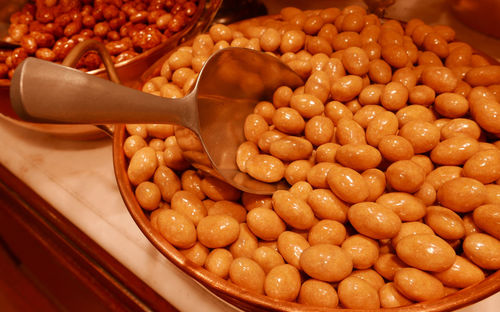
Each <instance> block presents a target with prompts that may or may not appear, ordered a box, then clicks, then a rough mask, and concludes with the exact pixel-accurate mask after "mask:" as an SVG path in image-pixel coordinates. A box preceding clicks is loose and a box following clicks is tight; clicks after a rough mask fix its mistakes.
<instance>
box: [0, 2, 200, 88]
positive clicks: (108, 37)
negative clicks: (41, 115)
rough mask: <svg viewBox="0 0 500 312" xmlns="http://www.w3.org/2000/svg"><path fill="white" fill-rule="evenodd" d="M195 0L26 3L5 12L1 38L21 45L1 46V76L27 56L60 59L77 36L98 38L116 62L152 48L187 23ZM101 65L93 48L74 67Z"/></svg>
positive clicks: (9, 73) (70, 47) (77, 39)
mask: <svg viewBox="0 0 500 312" xmlns="http://www.w3.org/2000/svg"><path fill="white" fill-rule="evenodd" d="M197 3H198V1H197V0H147V1H143V0H84V1H76V0H41V1H36V4H34V3H27V4H26V5H24V6H23V8H22V9H21V10H20V11H18V12H15V13H14V14H12V15H11V17H10V23H11V24H10V26H9V29H8V33H9V34H8V36H7V37H6V38H4V40H6V41H8V42H14V43H18V44H20V45H21V47H19V48H16V49H14V50H0V79H10V78H11V77H12V75H13V73H14V70H15V68H16V67H17V66H18V65H19V64H20V63H21V62H22V61H23V60H24V59H25V58H27V57H28V56H34V57H37V58H40V59H43V60H47V61H52V62H61V61H62V60H63V59H64V58H65V57H66V55H67V54H68V53H69V51H70V50H71V49H72V48H73V47H74V46H75V45H76V44H78V43H79V42H82V41H84V40H87V39H93V40H97V41H100V42H103V43H104V44H105V46H106V49H107V50H108V51H109V52H110V54H111V57H112V60H113V62H115V63H120V62H123V61H126V60H129V59H131V58H134V57H135V56H137V55H139V54H140V53H143V52H145V51H147V50H149V49H152V48H154V47H156V46H158V45H159V44H161V43H162V42H164V41H165V40H167V39H168V38H169V37H171V36H172V35H173V34H175V33H177V32H179V31H181V30H182V29H184V27H186V25H188V24H189V23H190V21H191V19H192V17H193V15H194V14H195V12H196V10H197V7H198V4H197ZM101 66H102V61H101V60H100V58H99V56H98V54H97V53H95V52H89V53H87V54H86V55H84V56H83V57H82V59H81V60H80V62H79V63H78V64H77V68H79V69H82V70H85V71H89V70H94V69H97V68H99V67H101Z"/></svg>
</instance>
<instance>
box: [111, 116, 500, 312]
mask: <svg viewBox="0 0 500 312" xmlns="http://www.w3.org/2000/svg"><path fill="white" fill-rule="evenodd" d="M126 137H127V133H126V130H125V125H116V126H115V130H114V136H113V164H114V170H115V175H116V180H117V183H118V188H119V189H120V193H121V195H122V197H123V200H124V202H125V205H126V206H127V209H128V211H129V212H130V215H131V216H132V218H133V219H134V221H135V222H136V224H137V226H138V227H139V228H140V229H141V231H142V232H143V233H144V235H145V236H146V237H147V238H148V239H149V241H150V242H151V243H152V244H153V245H154V246H155V247H156V248H157V249H158V250H159V251H160V252H161V253H162V254H163V255H164V256H165V257H167V259H169V260H170V261H171V262H172V263H173V264H175V265H176V266H177V267H178V268H180V269H181V270H182V271H184V272H185V273H186V274H188V275H189V276H191V277H192V278H194V279H195V280H197V281H198V282H200V283H201V284H203V285H204V286H205V287H207V288H208V289H209V290H210V291H212V292H213V293H215V294H216V295H218V296H219V297H221V298H222V299H224V300H226V301H227V302H229V303H232V304H234V305H235V306H237V307H239V308H241V309H243V310H246V311H364V310H348V309H327V308H318V307H312V306H305V305H301V304H298V303H293V302H286V301H282V300H276V299H272V298H271V297H267V296H263V295H258V294H255V293H251V292H248V291H246V290H244V289H242V288H240V287H238V286H236V285H235V284H233V283H230V282H228V281H226V280H224V279H222V278H220V277H218V276H216V275H215V274H212V273H211V272H209V271H207V270H205V269H204V268H203V267H201V266H199V265H197V264H195V263H193V262H192V261H190V260H187V259H186V258H185V257H184V255H182V254H181V253H180V252H179V251H178V250H177V249H176V248H175V247H174V246H172V245H171V244H170V243H169V242H168V241H167V240H166V239H165V238H164V237H163V236H162V235H161V234H160V233H159V232H158V231H156V230H155V229H154V228H153V227H152V226H151V223H150V221H149V218H148V216H147V215H146V214H145V212H144V210H142V208H141V207H140V205H139V203H138V202H137V199H136V197H135V195H134V191H133V190H132V187H131V183H130V181H129V179H128V176H127V166H128V161H127V159H126V157H125V154H124V153H123V143H124V141H125V139H126ZM499 290H500V271H497V272H496V273H494V274H492V275H490V276H489V277H488V278H486V279H485V280H483V281H482V282H480V283H478V284H476V285H473V286H470V287H467V288H465V289H462V290H460V291H458V292H456V293H454V294H452V295H450V296H447V297H445V298H442V299H439V300H434V301H428V302H423V303H418V304H413V305H410V306H407V307H402V308H398V309H381V310H380V311H401V312H403V311H408V312H409V311H452V310H455V309H458V308H461V307H464V306H468V305H470V304H473V303H475V302H477V301H480V300H482V299H484V298H486V297H488V296H490V295H492V294H494V293H496V292H498V291H499Z"/></svg>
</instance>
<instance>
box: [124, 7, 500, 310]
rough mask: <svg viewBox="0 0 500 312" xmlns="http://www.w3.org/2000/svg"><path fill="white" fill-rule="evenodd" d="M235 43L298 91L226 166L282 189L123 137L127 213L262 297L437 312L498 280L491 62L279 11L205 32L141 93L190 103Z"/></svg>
mask: <svg viewBox="0 0 500 312" xmlns="http://www.w3.org/2000/svg"><path fill="white" fill-rule="evenodd" d="M229 46H233V47H245V48H249V49H255V50H259V51H264V52H266V53H268V54H270V55H274V56H276V57H278V58H280V59H281V60H282V61H283V62H285V63H286V64H288V65H289V66H290V67H291V68H292V69H294V70H295V71H296V72H297V73H298V74H299V75H301V76H302V78H303V79H304V81H305V84H304V85H303V86H301V87H298V88H296V89H291V88H290V87H288V86H281V87H279V88H278V89H276V91H275V92H274V95H273V98H272V99H267V100H263V101H261V102H259V103H258V104H257V105H256V107H255V110H254V113H252V114H250V115H249V116H248V117H247V119H246V121H245V124H244V133H245V137H246V139H247V141H246V142H244V143H243V144H242V145H241V146H240V147H239V149H238V151H237V157H236V160H235V161H236V163H237V165H238V167H239V169H240V170H241V171H242V172H246V173H248V174H249V175H250V176H252V177H254V178H255V179H258V180H260V181H264V182H275V181H279V180H281V179H285V180H286V181H287V182H288V183H289V184H290V186H291V187H290V189H289V190H280V191H276V192H275V193H274V194H273V195H272V196H263V195H252V194H248V193H244V192H240V191H239V190H237V189H235V188H233V187H231V186H229V185H228V184H226V183H224V182H222V181H220V180H218V179H216V178H214V177H211V176H208V175H204V174H203V173H202V172H199V171H197V170H196V169H194V168H193V167H191V166H190V164H189V162H187V161H186V158H184V157H183V150H196V148H198V149H200V148H201V147H200V145H199V144H200V142H199V141H198V140H197V138H196V137H195V136H194V135H192V136H189V135H186V132H188V133H189V130H187V129H185V128H182V127H177V126H173V125H165V124H150V125H140V124H129V125H127V126H126V130H127V132H128V134H129V135H128V136H127V137H126V140H125V142H124V153H125V155H126V157H127V159H129V165H128V168H127V170H128V177H129V180H130V182H131V184H132V187H133V190H134V191H135V195H136V198H137V201H138V203H139V204H140V205H141V207H142V208H143V209H144V210H145V211H146V213H147V215H148V216H149V217H150V220H151V225H152V226H153V228H155V229H156V230H157V231H158V232H159V233H161V235H162V236H163V237H165V239H166V240H168V242H170V243H171V244H172V245H173V246H175V247H176V248H178V250H179V251H180V252H181V253H182V254H183V255H185V257H186V258H187V259H189V260H190V261H192V262H194V263H196V264H198V265H199V266H202V267H204V269H206V270H207V271H209V272H211V273H213V274H215V275H217V276H219V277H221V278H222V279H226V280H227V281H229V282H231V283H234V284H236V285H238V286H240V287H241V288H244V289H246V290H249V291H251V292H254V293H255V294H264V295H266V296H269V297H272V298H275V299H280V300H283V301H292V302H298V303H301V304H304V305H311V306H322V307H344V308H356V309H376V308H379V307H384V308H387V307H399V306H406V305H411V304H412V303H416V302H423V301H428V300H435V299H439V298H442V297H444V296H446V295H448V294H452V293H454V292H456V291H458V290H460V289H462V288H466V287H469V286H471V285H474V284H476V283H478V282H481V281H482V280H484V279H485V278H486V277H487V276H488V275H490V274H492V273H494V272H496V271H497V270H498V269H500V141H499V139H498V138H499V134H500V104H499V100H500V66H498V65H492V64H490V61H489V60H488V59H487V58H485V57H484V56H482V55H480V54H478V53H476V52H475V51H474V50H473V49H472V48H471V47H470V46H469V45H468V44H466V43H463V42H459V41H455V32H454V30H453V29H451V28H450V27H448V26H443V25H435V26H430V25H426V24H424V23H423V22H422V21H421V20H419V19H413V20H411V21H409V22H408V23H406V24H404V25H403V24H402V23H400V22H398V21H396V20H384V21H381V20H380V19H379V18H377V17H376V16H374V15H372V14H368V13H367V12H366V11H365V10H364V9H363V8H362V7H359V6H348V7H346V8H344V9H342V10H340V9H337V8H329V9H322V10H314V11H301V10H299V9H296V8H292V7H287V8H284V9H282V11H281V14H280V15H279V17H277V18H268V19H255V20H249V21H245V22H243V23H240V24H238V25H231V26H230V27H228V26H225V25H220V24H217V25H213V26H212V27H211V28H210V30H209V32H208V33H207V34H201V35H198V36H197V37H196V38H195V39H194V41H193V42H192V44H191V45H189V46H183V47H180V48H178V49H177V50H176V51H175V52H173V53H172V54H171V55H170V56H169V58H168V59H167V60H166V61H165V63H164V64H163V66H162V67H161V69H159V75H158V76H157V77H154V78H152V79H151V80H149V81H148V82H147V83H145V84H144V86H143V91H144V92H148V93H151V94H155V95H158V96H164V97H171V98H176V97H182V96H184V95H185V94H187V93H188V92H189V90H190V89H191V87H192V85H193V82H194V81H195V80H196V77H197V74H198V72H199V71H200V68H201V66H202V65H203V63H204V61H205V60H206V59H207V58H208V57H209V55H211V54H212V53H214V52H215V51H217V50H218V49H221V48H225V47H229ZM181 134H182V135H181Z"/></svg>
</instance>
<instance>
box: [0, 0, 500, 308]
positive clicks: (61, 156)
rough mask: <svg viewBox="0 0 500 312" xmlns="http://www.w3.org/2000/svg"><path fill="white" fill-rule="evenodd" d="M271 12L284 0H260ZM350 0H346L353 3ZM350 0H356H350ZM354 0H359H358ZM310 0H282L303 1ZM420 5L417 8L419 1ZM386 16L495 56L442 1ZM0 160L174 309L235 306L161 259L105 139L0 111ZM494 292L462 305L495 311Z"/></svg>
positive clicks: (498, 53)
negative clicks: (69, 134)
mask: <svg viewBox="0 0 500 312" xmlns="http://www.w3.org/2000/svg"><path fill="white" fill-rule="evenodd" d="M264 2H266V4H267V5H268V7H269V11H270V13H276V12H277V11H278V10H279V8H280V7H281V6H283V5H284V4H283V3H284V1H272V0H268V1H264ZM352 2H353V1H349V3H352ZM354 2H356V1H354ZM358 2H359V3H361V1H358ZM311 3H313V2H312V1H308V2H306V1H287V2H286V5H295V6H298V7H303V8H307V7H308V6H310V5H311ZM345 3H347V1H324V0H320V1H314V7H316V8H319V7H326V6H332V5H337V6H342V5H344V4H345ZM422 7H423V8H424V9H422ZM388 14H389V15H390V16H391V17H399V18H400V19H402V20H407V19H409V18H410V17H415V16H416V17H420V18H422V19H424V20H425V21H426V22H428V23H444V24H450V25H452V26H453V27H455V28H456V29H457V30H461V32H460V34H461V37H460V38H461V39H462V40H464V41H467V42H470V43H471V44H472V45H474V46H475V47H478V48H480V49H482V50H483V51H485V52H487V53H489V54H490V55H491V56H493V57H495V58H497V59H500V41H499V40H496V39H493V38H491V37H487V36H484V35H482V34H478V33H476V32H474V31H472V30H469V29H467V28H466V27H465V26H464V25H462V24H460V23H459V22H458V21H456V20H455V19H454V17H453V15H452V14H451V13H449V12H448V11H447V7H446V3H445V1H430V0H419V1H416V0H408V1H397V2H396V6H394V7H393V8H392V9H391V10H389V11H388ZM0 142H2V147H3V148H2V152H1V153H0V162H1V163H2V164H3V165H4V166H6V167H7V168H8V169H9V170H10V171H12V172H13V173H14V174H16V175H17V176H18V177H19V178H21V179H22V180H23V181H24V182H25V183H26V184H27V185H29V186H30V187H31V188H32V189H33V190H35V191H36V192H37V193H38V194H39V195H40V196H41V197H43V198H44V199H45V200H46V201H48V202H49V203H50V204H51V205H52V206H54V207H55V208H56V209H57V210H58V211H59V212H61V213H62V214H63V215H64V216H65V217H66V218H68V219H69V220H70V221H71V222H72V223H74V224H75V225H76V226H77V227H78V228H80V229H81V230H82V231H83V232H85V233H86V234H87V235H88V236H89V237H90V238H92V239H93V240H94V241H96V242H97V243H98V244H99V245H100V246H102V247H103V248H104V249H106V250H107V251H108V252H109V253H110V254H111V255H112V256H114V257H115V258H116V259H118V260H119V261H120V262H121V263H123V265H124V266H125V267H127V268H128V269H129V270H131V271H132V272H134V273H135V274H136V275H137V276H138V277H140V278H141V279H142V280H143V281H144V282H146V283H147V284H148V285H150V286H151V288H153V289H154V290H156V291H157V292H158V293H159V294H160V295H161V296H163V297H164V298H165V299H167V300H168V301H169V302H170V303H171V304H172V305H174V306H175V307H176V308H178V309H179V310H181V311H197V310H200V307H203V311H235V310H237V308H235V307H233V306H231V305H229V304H227V303H225V302H224V301H222V300H220V299H219V298H217V297H216V296H214V295H212V294H211V293H210V292H209V291H208V290H206V289H205V288H204V287H203V286H201V285H200V284H198V283H197V282H196V281H194V280H193V279H192V278H190V277H188V276H187V275H185V274H184V273H183V272H181V271H180V270H179V269H178V268H177V267H175V266H174V265H173V264H171V263H170V262H169V261H168V260H167V259H165V258H164V257H163V256H162V255H161V254H160V253H159V252H158V251H157V250H156V249H155V247H154V246H153V245H152V244H151V243H150V242H149V241H148V240H147V239H146V238H145V236H144V235H143V234H142V233H141V232H140V230H139V229H138V227H137V226H136V224H135V223H134V221H133V220H132V218H131V217H130V216H129V214H128V212H127V210H126V208H125V205H124V203H123V201H122V198H121V196H120V193H119V191H118V188H117V185H116V181H115V177H114V173H113V164H112V148H111V140H110V139H103V140H97V141H71V140H67V139H62V138H58V137H53V136H49V135H46V134H43V133H39V132H34V131H31V130H27V129H25V128H22V127H19V126H17V125H13V124H11V123H9V122H7V121H5V120H4V119H0ZM499 310H500V293H497V294H495V295H493V296H491V297H489V298H487V299H485V300H483V301H481V302H479V303H477V304H474V305H472V306H469V307H466V308H463V309H460V310H459V311H461V312H475V311H484V312H494V311H495V312H496V311H499Z"/></svg>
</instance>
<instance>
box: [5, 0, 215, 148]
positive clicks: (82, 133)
mask: <svg viewBox="0 0 500 312" xmlns="http://www.w3.org/2000/svg"><path fill="white" fill-rule="evenodd" d="M221 3H222V0H200V1H199V2H198V8H197V10H196V13H195V15H194V16H193V19H192V21H191V23H190V24H189V25H187V26H186V27H185V28H184V29H182V30H181V31H180V32H178V33H176V34H175V35H174V36H172V37H170V38H169V39H168V40H166V41H165V42H163V43H162V44H160V45H158V46H156V47H154V48H152V49H150V50H148V51H146V52H144V53H141V54H140V55H138V56H136V57H134V58H132V59H129V60H127V61H124V62H121V63H118V64H115V65H114V68H115V70H116V73H117V74H118V76H119V77H120V80H121V83H122V84H124V85H127V86H133V85H134V84H136V83H137V77H138V76H140V75H141V74H142V73H144V72H145V71H146V70H147V69H148V68H150V67H151V66H152V65H153V64H154V63H155V62H156V60H158V59H159V58H161V57H162V56H163V55H164V54H165V53H167V52H168V51H170V50H172V49H173V48H175V47H176V46H178V45H179V44H180V43H182V42H183V41H185V40H188V39H189V38H191V37H193V36H194V35H196V34H198V33H200V32H202V31H204V30H205V29H206V28H207V27H208V25H209V24H210V23H211V22H212V21H213V19H214V17H215V14H216V13H217V11H218V9H219V8H220V5H221ZM88 73H89V74H91V75H96V76H98V77H101V78H104V79H108V75H107V74H106V68H101V69H96V70H93V71H89V72H88ZM9 88H10V83H3V84H2V83H0V118H2V119H6V120H8V121H9V122H11V123H14V124H16V125H19V126H21V127H23V128H27V129H30V130H34V131H38V132H44V133H47V134H52V135H56V136H59V137H65V138H69V139H78V140H88V139H96V138H101V137H103V136H104V133H103V132H102V131H101V130H99V129H98V128H96V127H95V126H92V125H55V124H35V123H29V122H25V121H22V120H20V119H19V117H18V116H17V115H16V113H15V112H14V111H13V110H12V107H11V105H10V97H9Z"/></svg>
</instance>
